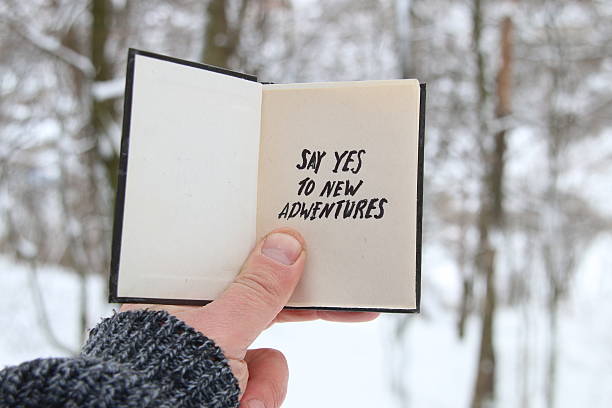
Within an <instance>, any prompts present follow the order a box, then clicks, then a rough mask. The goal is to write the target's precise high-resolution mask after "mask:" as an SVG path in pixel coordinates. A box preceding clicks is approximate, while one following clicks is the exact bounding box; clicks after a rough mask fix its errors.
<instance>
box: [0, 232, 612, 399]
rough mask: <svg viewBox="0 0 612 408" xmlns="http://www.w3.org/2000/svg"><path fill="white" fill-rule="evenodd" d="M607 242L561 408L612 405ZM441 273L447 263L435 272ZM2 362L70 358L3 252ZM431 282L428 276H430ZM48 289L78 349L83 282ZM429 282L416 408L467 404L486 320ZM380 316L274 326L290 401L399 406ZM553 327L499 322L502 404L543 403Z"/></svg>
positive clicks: (416, 330) (578, 315) (566, 331)
mask: <svg viewBox="0 0 612 408" xmlns="http://www.w3.org/2000/svg"><path fill="white" fill-rule="evenodd" d="M611 244H612V240H611V239H610V238H605V239H600V240H599V241H597V242H596V244H595V245H594V246H593V247H592V248H591V249H590V251H589V252H588V253H587V254H585V257H584V260H583V263H582V265H581V271H580V272H579V273H578V274H577V276H578V277H579V279H577V280H576V282H575V283H574V285H575V286H574V295H573V297H572V298H571V299H570V300H569V301H568V302H567V303H566V304H565V305H564V306H563V309H562V317H561V325H560V357H559V370H558V372H559V374H558V384H557V403H558V405H557V406H558V407H576V406H580V407H582V406H589V407H595V408H597V407H602V408H603V407H608V406H609V404H610V401H612V368H611V367H612V275H611V274H610V271H611V270H612V259H611V258H610V256H609V255H608V254H607V252H606V249H607V248H610V247H611ZM428 273H430V274H432V276H434V277H435V275H436V274H439V275H440V276H442V277H443V276H444V273H445V272H444V271H443V270H442V269H440V270H438V271H436V270H428ZM0 274H1V276H2V281H3V284H2V287H1V288H2V289H1V293H0V295H1V296H0V310H2V313H1V314H0V327H2V328H3V331H2V335H0V366H5V365H11V364H17V363H19V362H21V361H24V360H28V359H32V358H36V357H47V356H57V355H61V352H60V351H59V350H57V349H55V348H54V347H52V346H51V345H50V344H49V342H48V341H47V340H46V338H45V336H44V335H43V333H42V332H41V330H40V329H39V326H38V325H37V317H36V313H35V309H34V307H33V306H32V300H31V299H32V295H31V292H30V290H29V287H28V272H27V269H26V268H25V267H23V266H21V265H15V264H13V263H11V262H9V261H8V260H6V259H1V258H0ZM433 281H435V279H434V280H431V279H426V280H424V284H427V282H433ZM40 282H41V286H42V288H43V289H44V298H45V302H46V304H47V308H48V310H49V314H50V316H51V318H52V319H51V320H52V328H53V329H54V331H55V333H57V335H58V337H60V338H61V339H62V340H63V341H64V342H65V343H67V344H68V345H69V346H70V347H73V348H76V347H77V345H78V340H77V339H78V333H77V330H78V329H77V327H76V321H77V318H76V310H77V307H76V306H77V297H76V294H77V293H78V292H77V282H76V280H75V279H74V278H73V276H72V275H70V274H68V273H66V272H65V271H61V270H58V269H54V268H46V269H44V270H43V271H42V272H41V276H40ZM105 286H106V282H102V280H101V279H98V278H92V279H91V280H90V282H89V291H90V294H91V297H90V308H91V314H90V316H91V322H95V321H97V320H98V319H99V318H100V317H101V316H106V315H109V314H110V313H112V308H111V306H110V305H107V304H106V303H105V299H104V292H105V291H104V287H105ZM428 294H429V293H428V287H427V285H425V286H424V288H423V299H424V305H423V309H424V311H425V313H423V314H422V315H419V316H417V315H415V316H410V317H409V318H410V324H409V328H408V336H407V339H406V342H405V344H403V345H402V346H401V349H402V350H403V352H404V353H406V354H405V361H406V362H407V363H406V366H405V367H404V370H405V373H406V378H407V382H408V388H407V395H408V403H409V406H415V407H428V408H435V407H462V406H467V405H468V404H469V399H470V396H471V387H472V383H473V379H474V368H475V362H476V355H477V348H478V343H477V338H478V336H477V333H478V324H479V323H478V321H476V319H472V320H471V321H470V322H469V325H468V331H467V336H466V338H465V339H464V340H463V341H462V340H459V339H458V338H457V336H456V333H455V321H454V319H455V313H454V312H453V311H452V310H450V309H447V308H446V307H444V306H441V305H439V304H436V303H435V302H434V301H431V300H430V299H431V298H428ZM398 318H401V317H400V316H383V317H382V318H381V319H378V320H377V321H374V322H370V323H363V324H341V323H328V322H311V323H286V324H279V325H276V326H274V327H272V328H271V329H269V330H268V331H267V332H265V333H264V334H263V335H262V336H261V337H260V338H259V339H258V340H257V342H256V343H255V345H254V346H255V347H275V348H278V349H280V350H282V351H283V352H284V353H285V355H286V356H287V359H288V361H289V366H290V372H291V375H290V383H289V394H288V396H287V400H286V402H285V405H284V406H286V407H296V408H299V407H311V406H318V407H344V406H351V407H371V406H376V407H393V406H399V405H397V403H396V400H395V399H394V395H393V393H392V392H391V387H390V385H389V383H390V375H391V374H390V373H391V370H390V366H391V363H392V360H393V359H397V358H398V346H397V345H396V344H394V343H393V341H392V339H391V329H392V327H393V324H394V321H393V320H394V319H398ZM547 336H548V332H547V326H546V319H545V316H544V314H543V313H542V310H541V309H539V308H537V307H533V308H524V309H521V310H515V309H512V310H511V309H507V308H506V309H502V310H501V311H500V313H499V314H498V320H497V325H496V337H497V344H496V346H497V351H498V365H499V374H498V379H497V384H498V396H499V405H498V406H499V407H516V406H523V405H522V402H521V399H522V398H524V397H527V398H528V402H529V407H543V406H544V403H545V401H544V378H545V376H544V374H545V370H546V365H545V362H546V360H545V356H546V351H547V344H548V343H547V342H548V337H547Z"/></svg>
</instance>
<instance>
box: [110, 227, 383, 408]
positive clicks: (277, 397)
mask: <svg viewBox="0 0 612 408" xmlns="http://www.w3.org/2000/svg"><path fill="white" fill-rule="evenodd" d="M305 261H306V251H305V244H304V239H303V238H302V236H301V235H300V234H299V233H298V232H296V231H294V230H290V229H287V228H283V229H278V230H275V231H273V232H271V233H270V234H268V235H267V236H266V237H264V239H262V240H261V241H260V242H259V243H258V244H257V245H256V246H255V248H254V249H253V251H252V252H251V254H250V255H249V257H248V258H247V260H246V262H245V263H244V265H243V266H242V269H241V271H240V273H239V274H238V276H237V277H236V279H235V280H234V282H232V283H231V284H230V285H229V287H228V288H227V289H226V290H225V292H223V293H222V294H221V295H220V296H219V297H218V298H217V299H216V300H215V301H214V302H211V303H209V304H208V305H206V306H204V307H199V306H165V305H123V306H122V307H121V311H125V310H132V309H140V308H147V309H155V310H166V311H168V312H169V313H171V314H173V315H174V316H176V317H178V318H179V319H181V320H183V321H184V322H185V323H187V324H188V325H190V326H191V327H193V328H194V329H196V330H199V331H200V332H201V333H203V334H204V335H206V336H207V337H209V338H211V339H212V340H214V341H215V343H216V344H217V345H218V346H219V347H220V348H221V349H222V350H223V353H224V354H225V356H226V358H227V359H228V361H229V364H230V367H231V369H232V372H233V373H234V375H235V376H236V378H237V379H238V383H239V385H240V390H241V392H242V393H243V395H242V399H241V401H242V403H241V406H246V407H248V408H263V407H265V408H276V407H279V406H280V405H281V403H282V402H283V400H284V399H285V394H286V392H287V380H288V377H289V373H288V368H287V361H286V360H285V357H284V356H283V354H282V353H281V352H280V351H278V350H274V349H255V350H248V347H249V346H250V345H251V343H253V341H254V340H255V339H256V338H257V336H259V333H261V332H262V331H263V330H264V329H266V328H267V327H269V326H270V325H272V324H273V323H274V322H295V321H306V320H315V319H325V320H331V321H338V322H364V321H369V320H372V319H375V318H376V317H377V316H378V314H377V313H369V312H332V311H317V310H283V307H284V306H285V305H286V304H287V302H288V301H289V298H290V297H291V294H292V293H293V290H294V289H295V286H296V285H297V283H298V281H299V279H300V276H301V275H302V272H303V271H304V262H305ZM257 402H259V403H260V404H259V405H257ZM242 404H244V405H242Z"/></svg>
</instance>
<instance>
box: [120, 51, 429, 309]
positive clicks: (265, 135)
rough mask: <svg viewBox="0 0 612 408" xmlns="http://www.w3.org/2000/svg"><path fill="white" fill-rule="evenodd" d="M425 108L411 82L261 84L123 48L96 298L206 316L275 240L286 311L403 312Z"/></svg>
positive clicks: (415, 251) (415, 233) (413, 269)
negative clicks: (192, 309) (262, 244)
mask: <svg viewBox="0 0 612 408" xmlns="http://www.w3.org/2000/svg"><path fill="white" fill-rule="evenodd" d="M424 103H425V86H424V85H422V84H421V85H419V83H418V81H417V80H412V79H410V80H385V81H355V82H326V83H302V84H262V83H259V82H257V80H256V78H255V77H252V76H250V75H245V74H241V73H237V72H233V71H228V70H225V69H221V68H217V67H211V66H207V65H202V64H198V63H193V62H188V61H183V60H179V59H175V58H170V57H166V56H162V55H157V54H153V53H149V52H144V51H139V50H133V49H131V50H130V51H129V55H128V69H127V82H126V93H125V111H124V123H123V137H122V142H121V156H120V171H119V174H120V176H119V183H118V191H117V201H116V209H115V224H114V232H113V246H112V263H111V278H110V300H111V301H112V302H140V303H168V304H194V305H201V304H205V303H207V302H210V301H211V300H214V299H215V298H216V297H217V296H218V295H219V294H220V293H221V292H222V291H223V290H224V289H225V288H226V286H227V285H228V284H229V283H230V282H231V281H232V280H233V279H234V277H235V276H236V274H237V273H238V271H239V270H240V267H241V265H242V263H243V262H244V260H245V259H246V257H247V255H248V253H249V252H250V250H251V249H252V248H253V246H254V245H255V243H256V240H258V239H260V238H261V237H262V236H264V235H265V234H266V233H268V232H269V231H271V230H272V229H274V228H277V227H281V226H288V227H292V228H295V229H297V230H298V231H299V232H300V233H301V234H302V235H303V236H304V238H305V240H306V245H307V250H308V258H307V261H306V270H305V272H304V275H303V277H302V279H301V281H300V283H299V284H298V287H297V289H296V291H295V293H294V294H293V297H292V298H291V300H290V303H289V305H288V306H289V307H296V308H317V309H341V310H343V309H347V310H379V311H397V312H415V311H418V310H419V300H420V256H421V218H422V177H423V129H424V117H425V115H424V112H425V109H424Z"/></svg>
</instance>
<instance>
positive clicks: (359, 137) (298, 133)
mask: <svg viewBox="0 0 612 408" xmlns="http://www.w3.org/2000/svg"><path fill="white" fill-rule="evenodd" d="M418 126H419V84H418V81H416V80H392V81H364V82H341V83H319V84H317V83H315V84H289V85H264V91H263V101H262V134H261V150H260V162H259V184H258V209H257V234H258V236H259V237H261V236H262V235H263V234H265V233H267V232H269V231H270V230H272V229H273V228H276V227H281V226H289V227H293V228H295V229H297V230H298V231H300V232H301V233H302V235H303V236H304V238H305V240H306V244H307V254H308V258H307V265H306V271H305V273H304V275H303V277H302V280H301V281H300V283H299V285H298V287H297V289H296V291H295V293H294V295H293V297H292V299H291V301H290V303H289V305H290V306H302V307H312V306H319V307H346V308H387V309H414V308H416V287H415V285H416V272H415V271H416V251H417V249H416V234H417V233H416V227H417V173H418V170H417V169H418Z"/></svg>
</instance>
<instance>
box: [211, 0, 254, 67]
mask: <svg viewBox="0 0 612 408" xmlns="http://www.w3.org/2000/svg"><path fill="white" fill-rule="evenodd" d="M226 3H227V1H226V0H211V1H210V3H208V7H207V9H206V17H207V22H206V30H205V35H204V49H203V50H202V62H204V63H206V64H210V65H216V66H219V67H224V68H229V67H230V66H231V61H230V59H231V58H232V57H233V56H234V55H235V54H236V51H237V50H238V45H239V44H240V33H241V28H242V25H243V21H244V18H245V15H246V9H247V5H248V0H241V2H240V8H239V12H238V21H237V22H236V24H234V25H232V24H230V22H229V20H228V16H227V9H226Z"/></svg>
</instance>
